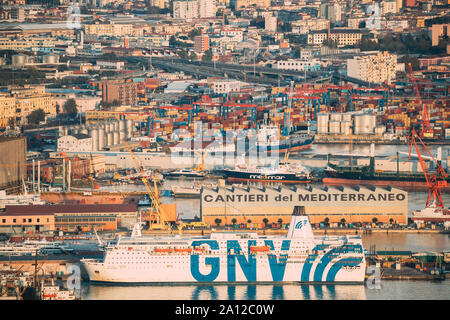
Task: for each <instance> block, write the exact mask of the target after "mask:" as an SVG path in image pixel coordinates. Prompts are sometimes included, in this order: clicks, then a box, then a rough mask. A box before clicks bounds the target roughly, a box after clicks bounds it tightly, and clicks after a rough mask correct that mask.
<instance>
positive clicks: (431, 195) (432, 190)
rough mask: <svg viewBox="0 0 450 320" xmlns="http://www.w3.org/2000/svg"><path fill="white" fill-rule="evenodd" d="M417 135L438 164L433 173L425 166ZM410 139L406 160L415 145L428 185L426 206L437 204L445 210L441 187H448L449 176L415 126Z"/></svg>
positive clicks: (436, 205)
mask: <svg viewBox="0 0 450 320" xmlns="http://www.w3.org/2000/svg"><path fill="white" fill-rule="evenodd" d="M416 137H417V139H418V140H419V141H420V143H421V144H422V146H423V148H425V150H426V151H427V152H428V154H429V157H430V158H431V159H432V160H433V161H434V162H435V164H436V170H435V172H434V173H433V174H429V172H428V170H427V168H426V167H425V163H424V160H423V157H422V155H421V154H420V150H419V147H418V145H417V142H416ZM408 139H409V157H408V160H406V161H405V162H408V161H409V160H410V159H411V150H412V147H413V145H414V147H415V148H416V152H417V157H418V158H419V162H420V166H421V167H422V171H423V174H424V175H425V180H426V182H427V187H428V197H427V202H426V207H427V208H428V207H431V206H435V207H437V208H441V209H442V210H443V211H444V212H445V207H444V202H443V201H442V193H441V188H445V187H447V177H448V175H447V173H446V172H445V170H444V168H443V167H442V165H441V164H440V161H438V160H436V159H435V158H434V156H433V154H432V153H431V152H430V150H428V148H427V146H426V145H425V144H424V142H423V141H422V139H421V138H420V136H419V135H418V134H417V132H416V131H415V129H414V128H413V129H412V130H411V133H410V134H409V137H408Z"/></svg>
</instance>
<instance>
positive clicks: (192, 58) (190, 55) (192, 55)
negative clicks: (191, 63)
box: [189, 51, 197, 60]
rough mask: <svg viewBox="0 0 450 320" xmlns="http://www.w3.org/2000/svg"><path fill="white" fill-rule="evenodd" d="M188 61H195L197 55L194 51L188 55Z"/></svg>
mask: <svg viewBox="0 0 450 320" xmlns="http://www.w3.org/2000/svg"><path fill="white" fill-rule="evenodd" d="M189 60H197V55H196V54H195V52H194V51H192V52H191V53H189Z"/></svg>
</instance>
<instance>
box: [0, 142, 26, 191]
mask: <svg viewBox="0 0 450 320" xmlns="http://www.w3.org/2000/svg"><path fill="white" fill-rule="evenodd" d="M0 150H2V152H0V187H1V188H7V187H9V186H16V185H18V184H21V183H22V179H24V178H25V175H26V168H25V165H26V152H27V141H26V138H24V137H19V138H5V137H1V138H0Z"/></svg>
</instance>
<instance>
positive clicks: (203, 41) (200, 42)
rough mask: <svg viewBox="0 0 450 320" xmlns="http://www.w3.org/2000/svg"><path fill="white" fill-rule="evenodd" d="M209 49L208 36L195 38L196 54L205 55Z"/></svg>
mask: <svg viewBox="0 0 450 320" xmlns="http://www.w3.org/2000/svg"><path fill="white" fill-rule="evenodd" d="M208 49H209V37H208V36H207V35H200V36H195V37H194V51H195V52H196V53H203V52H205V51H206V50H208Z"/></svg>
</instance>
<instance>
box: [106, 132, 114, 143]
mask: <svg viewBox="0 0 450 320" xmlns="http://www.w3.org/2000/svg"><path fill="white" fill-rule="evenodd" d="M112 144H113V133H112V132H108V133H107V135H106V146H107V147H109V146H112Z"/></svg>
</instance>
